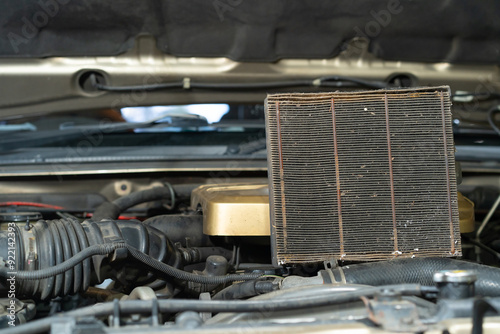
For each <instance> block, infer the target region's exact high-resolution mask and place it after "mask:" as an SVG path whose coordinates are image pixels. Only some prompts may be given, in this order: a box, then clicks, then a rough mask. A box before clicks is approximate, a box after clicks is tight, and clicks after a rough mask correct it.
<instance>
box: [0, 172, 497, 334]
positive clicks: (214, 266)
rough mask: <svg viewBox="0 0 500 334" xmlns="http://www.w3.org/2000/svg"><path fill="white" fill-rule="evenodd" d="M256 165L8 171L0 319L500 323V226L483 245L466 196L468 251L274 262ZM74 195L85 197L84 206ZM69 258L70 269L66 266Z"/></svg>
mask: <svg viewBox="0 0 500 334" xmlns="http://www.w3.org/2000/svg"><path fill="white" fill-rule="evenodd" d="M250 174H251V175H250V176H249V175H245V173H242V174H241V175H238V176H237V177H236V176H235V178H234V180H231V181H234V182H226V183H220V182H217V183H214V181H220V178H215V179H214V178H211V177H210V176H205V177H202V176H200V175H196V176H195V175H184V176H178V177H176V178H173V179H171V178H157V179H149V178H148V179H144V178H139V177H137V176H134V175H131V176H130V178H127V179H115V180H109V179H107V178H103V177H101V178H97V179H94V178H83V179H82V178H81V177H73V178H69V179H66V180H65V182H62V183H61V182H58V181H48V180H46V181H42V182H39V183H38V184H37V187H38V189H33V185H34V183H33V182H32V181H30V180H22V181H16V182H15V183H10V184H8V183H2V185H0V186H1V187H6V186H8V187H9V189H10V190H11V191H13V193H10V194H4V195H2V197H3V198H2V201H3V203H2V207H3V209H2V215H1V218H2V223H1V229H2V232H1V236H0V244H1V246H2V260H3V263H4V269H2V270H3V273H2V276H3V283H2V294H3V295H4V296H5V297H4V298H5V299H3V300H4V302H3V304H2V305H3V307H4V308H3V309H4V311H3V312H4V313H3V315H2V323H3V324H4V326H7V324H8V322H10V321H15V322H16V324H18V325H19V326H16V327H13V328H12V327H11V329H10V330H14V331H15V332H23V333H24V332H26V333H28V332H29V333H32V332H44V331H48V330H49V329H51V330H52V331H55V330H57V332H59V333H73V332H75V331H78V332H87V331H91V330H92V331H95V330H96V329H98V330H99V331H102V332H106V333H113V332H116V333H118V332H122V331H123V330H124V329H127V330H129V329H130V330H132V329H133V330H135V331H141V332H142V331H143V332H147V331H148V330H152V329H154V328H157V327H155V326H162V327H158V328H162V329H168V330H169V331H173V332H175V331H179V332H183V331H190V330H195V329H200V330H201V329H203V330H208V331H210V330H212V331H219V330H221V328H224V330H226V331H229V332H231V331H232V330H236V328H238V326H241V325H242V324H247V325H248V323H249V322H251V323H252V326H254V327H252V328H255V330H257V331H260V330H264V329H265V328H267V327H268V326H271V327H272V324H281V325H284V324H285V325H286V324H288V326H292V325H293V324H297V323H301V322H305V323H307V318H310V317H314V319H317V320H320V322H319V324H315V326H319V327H318V328H321V326H324V325H325V324H328V326H329V327H328V328H335V326H340V324H344V326H345V323H346V322H349V323H352V326H353V328H363V330H371V331H375V332H380V331H388V332H391V331H407V332H422V331H429V330H436V329H439V330H442V329H443V328H447V329H448V330H449V331H450V333H453V332H456V333H460V332H461V331H462V330H464V329H463V328H468V329H467V331H468V330H470V328H472V327H470V325H471V324H470V323H468V322H466V323H467V324H466V325H465V324H463V323H461V322H460V321H458V322H457V319H461V320H463V319H472V320H473V323H474V324H476V321H479V322H480V323H482V322H483V321H484V324H485V325H486V324H487V323H488V322H489V321H492V323H493V324H495V321H496V320H495V318H494V317H491V315H494V313H495V312H496V311H495V310H496V309H497V307H499V306H500V304H499V303H500V299H498V297H497V296H500V290H499V289H498V281H499V280H498V278H499V275H500V270H499V269H496V268H495V267H492V266H490V265H494V264H495V263H496V261H497V259H498V257H497V255H498V253H497V251H496V250H494V247H495V246H496V244H495V239H493V240H491V239H490V240H491V241H490V242H488V243H487V244H482V243H478V242H477V241H475V238H474V237H472V235H474V234H475V232H471V231H470V227H471V224H472V226H474V224H473V223H472V222H471V211H472V208H473V207H472V205H471V202H470V200H468V199H465V200H462V201H459V203H460V204H459V209H460V219H461V225H460V227H461V229H465V230H463V233H462V242H463V253H464V254H463V259H462V260H455V259H447V258H406V259H404V258H402V259H392V260H389V261H378V262H367V263H362V262H356V261H354V262H353V261H338V262H337V263H326V262H325V263H315V264H309V265H288V266H279V267H276V266H274V265H273V264H272V261H271V258H272V255H271V247H270V240H269V233H270V232H269V215H268V213H269V202H268V186H267V182H266V181H267V178H266V177H265V175H258V173H257V175H255V173H250ZM252 174H254V175H252ZM180 180H183V181H187V182H189V183H177V182H176V181H180ZM478 180H479V179H478V178H477V177H473V178H471V179H470V180H469V179H468V178H467V177H464V181H463V183H462V185H461V186H459V190H461V191H462V192H463V193H464V194H465V195H466V196H469V197H471V198H474V199H475V200H476V201H477V200H478V199H479V198H483V201H484V199H485V197H484V195H485V194H489V192H491V191H494V190H492V187H491V186H487V184H488V183H491V182H492V179H491V178H490V179H489V180H486V179H483V180H482V181H480V183H483V185H482V186H479V187H478V186H470V184H471V183H477V182H478ZM30 188H31V189H30ZM68 188H70V189H73V190H74V191H72V192H67V189H68ZM21 189H24V191H23V192H19V193H16V192H15V191H20V190H21ZM49 189H50V190H49ZM27 190H28V191H27ZM46 191H47V192H46ZM496 191H497V192H498V190H496ZM102 193H106V194H108V196H109V198H114V200H106V198H105V197H103V196H102V195H101V194H102ZM40 199H44V200H45V201H44V202H42V201H40ZM75 202H77V203H88V204H87V205H88V206H87V207H85V208H83V207H82V209H83V210H78V208H77V207H75V206H74V203H75ZM489 204H491V203H489ZM489 204H488V203H479V206H480V207H484V205H489ZM476 209H477V206H476ZM479 214H481V215H482V213H481V212H479ZM96 215H100V217H96ZM97 219H99V221H100V223H96V220H97ZM229 222H231V224H229ZM491 228H494V227H493V225H489V226H488V227H487V228H486V230H487V231H490V229H491ZM467 229H469V230H467ZM12 233H14V234H12ZM486 234H488V236H487V237H485V239H486V238H490V237H491V236H492V235H491V233H486ZM486 234H485V236H486ZM14 236H15V237H14ZM108 246H110V247H109V248H107V247H108ZM490 247H491V248H490ZM82 250H85V251H86V252H82ZM83 253H85V254H83ZM75 255H76V256H75ZM80 255H81V256H82V257H80ZM13 256H14V257H13ZM23 259H24V261H23ZM68 260H69V261H70V263H68V262H65V261H68ZM464 260H466V261H464ZM63 262H64V263H66V264H67V265H66V268H72V269H71V270H69V271H68V270H66V271H65V270H63V269H64V268H62V267H61V264H62V263H63ZM478 263H483V264H488V265H483V264H478ZM6 268H13V269H6ZM35 268H36V269H38V270H36V271H32V270H33V269H35ZM6 270H8V272H12V273H13V274H12V276H14V277H15V284H12V283H10V282H12V280H11V281H9V276H8V275H4V273H5V272H6ZM13 270H14V271H13ZM30 271H32V276H31V277H30ZM12 276H11V277H12ZM12 294H13V296H14V298H15V299H14V300H15V305H14V311H11V310H12V309H13V308H12V306H11V305H12V304H9V301H10V300H12V299H11V298H9V296H10V297H12ZM479 296H481V297H479ZM249 298H250V299H249ZM244 300H247V301H248V302H245V301H244ZM176 301H179V303H178V304H177V303H176ZM306 310H307V311H306ZM61 312H62V313H61ZM13 314H14V320H11V319H12V317H11V316H12V315H13ZM57 314H59V316H56V315H57ZM485 316H487V317H485ZM450 320H453V323H452V324H450V323H449V321H450ZM56 324H57V326H56ZM154 324H156V325H154ZM164 326H166V327H164ZM332 326H333V327H332ZM454 326H455V327H454ZM464 326H465V327H464ZM475 326H477V325H475ZM492 326H494V325H492ZM294 328H295V327H294ZM314 328H316V327H314ZM339 328H343V327H339ZM454 328H455V329H454ZM310 329H311V328H308V329H307V330H310Z"/></svg>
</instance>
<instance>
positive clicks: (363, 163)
mask: <svg viewBox="0 0 500 334" xmlns="http://www.w3.org/2000/svg"><path fill="white" fill-rule="evenodd" d="M450 105H451V103H450V93H449V88H448V87H434V88H419V89H411V90H407V89H405V90H377V91H366V92H350V93H343V92H336V93H319V94H273V95H269V96H268V97H267V100H266V119H267V138H268V139H267V140H268V164H269V183H270V203H271V233H272V244H273V258H274V262H275V264H278V265H281V264H293V263H297V264H300V263H313V262H320V261H329V260H333V259H344V260H361V261H371V260H384V259H391V258H394V257H423V256H458V255H461V244H460V232H459V223H458V222H459V221H458V208H457V189H456V178H455V165H454V146H453V133H452V126H451V111H450Z"/></svg>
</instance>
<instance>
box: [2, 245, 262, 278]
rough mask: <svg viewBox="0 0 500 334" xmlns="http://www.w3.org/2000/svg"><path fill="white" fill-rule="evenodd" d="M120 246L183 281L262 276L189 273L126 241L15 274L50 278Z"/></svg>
mask: <svg viewBox="0 0 500 334" xmlns="http://www.w3.org/2000/svg"><path fill="white" fill-rule="evenodd" d="M120 248H126V249H127V250H128V252H129V254H130V255H131V256H132V257H133V258H135V259H136V260H138V261H140V262H141V263H143V264H145V265H146V266H148V267H150V268H151V269H153V270H155V271H157V272H159V273H162V274H165V275H167V276H169V277H173V278H177V279H179V280H182V281H189V282H194V283H201V284H214V285H215V284H217V285H219V284H223V283H230V282H237V281H248V280H253V279H256V278H259V277H260V276H262V274H242V275H239V274H234V275H225V276H201V275H196V274H193V273H189V272H187V271H183V270H180V269H177V268H175V267H172V266H170V265H168V264H166V263H163V262H160V261H158V260H156V259H155V258H152V257H151V256H149V255H147V254H145V253H143V252H141V251H139V250H137V249H135V248H134V247H132V246H130V245H127V244H126V243H124V242H117V243H113V244H101V245H93V246H90V247H87V248H85V249H84V250H82V251H81V252H79V253H77V254H75V255H74V256H73V257H71V258H69V259H68V260H66V261H64V262H62V263H60V264H58V265H55V266H53V267H50V268H44V269H40V270H33V271H17V272H16V274H15V276H16V279H17V280H27V281H33V280H40V279H45V278H50V277H54V276H57V275H60V274H63V273H65V272H66V271H68V270H72V269H73V268H74V267H75V266H76V265H78V264H79V263H81V262H82V261H84V260H85V259H87V258H89V257H92V256H94V255H108V254H110V253H111V252H113V251H115V250H117V249H120ZM9 272H10V271H9V270H8V269H7V268H1V269H0V277H5V278H8V277H10V275H11V274H9Z"/></svg>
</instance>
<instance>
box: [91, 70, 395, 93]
mask: <svg viewBox="0 0 500 334" xmlns="http://www.w3.org/2000/svg"><path fill="white" fill-rule="evenodd" d="M90 82H91V85H92V86H93V87H94V88H95V89H97V90H101V91H106V92H131V91H155V90H167V89H184V90H190V89H207V90H259V89H277V88H293V87H352V85H353V84H354V85H355V86H357V87H366V88H372V89H380V88H387V87H388V84H387V83H385V82H382V81H369V80H363V79H358V78H354V77H345V76H340V75H333V76H324V77H319V78H316V79H313V80H288V81H274V82H252V83H204V82H193V81H191V79H190V78H184V79H183V80H182V81H174V82H165V83H158V84H152V85H137V86H109V85H104V84H101V83H99V82H98V81H97V78H96V76H95V75H94V74H93V75H91V76H90Z"/></svg>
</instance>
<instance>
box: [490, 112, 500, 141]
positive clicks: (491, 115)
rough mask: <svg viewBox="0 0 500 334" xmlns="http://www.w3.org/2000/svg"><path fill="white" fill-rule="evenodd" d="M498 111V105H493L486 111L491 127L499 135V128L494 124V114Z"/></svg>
mask: <svg viewBox="0 0 500 334" xmlns="http://www.w3.org/2000/svg"><path fill="white" fill-rule="evenodd" d="M498 112H500V106H495V107H493V108H491V109H490V110H489V111H488V123H489V124H490V126H491V128H492V129H493V130H494V131H495V132H496V133H497V135H499V136H500V129H499V128H498V127H497V125H496V124H495V115H496V114H497V113H498Z"/></svg>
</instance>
